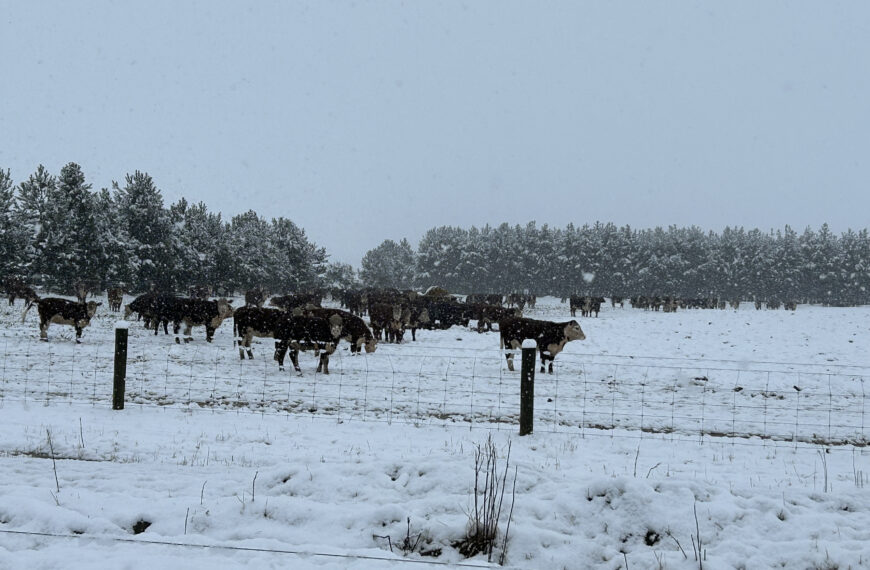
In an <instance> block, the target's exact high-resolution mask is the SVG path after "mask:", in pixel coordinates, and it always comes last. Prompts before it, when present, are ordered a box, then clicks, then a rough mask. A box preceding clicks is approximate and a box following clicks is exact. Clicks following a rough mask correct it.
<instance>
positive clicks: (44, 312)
mask: <svg viewBox="0 0 870 570" xmlns="http://www.w3.org/2000/svg"><path fill="white" fill-rule="evenodd" d="M33 305H36V306H37V308H38V310H39V340H42V341H45V342H48V326H49V325H50V324H51V323H55V324H59V325H70V326H71V327H74V328H75V330H76V344H80V343H81V338H82V329H84V328H85V327H86V326H88V325H89V324H91V319H92V318H93V317H94V314H96V312H97V307H99V306H100V305H102V303H97V302H95V301H89V302H87V303H76V302H75V301H69V300H67V299H61V298H59V297H46V298H45V299H36V300H35V301H32V302H30V303H28V304H27V306H25V307H24V312H23V313H22V314H21V322H22V323H23V322H24V319H25V317H27V311H29V310H30V307H32V306H33Z"/></svg>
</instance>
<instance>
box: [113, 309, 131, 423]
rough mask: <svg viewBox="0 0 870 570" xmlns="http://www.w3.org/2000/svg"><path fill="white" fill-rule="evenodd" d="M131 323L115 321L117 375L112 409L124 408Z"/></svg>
mask: <svg viewBox="0 0 870 570" xmlns="http://www.w3.org/2000/svg"><path fill="white" fill-rule="evenodd" d="M129 327H130V323H128V322H127V321H118V322H117V323H115V377H114V384H113V386H112V409H113V410H123V409H124V389H125V387H126V383H127V382H126V380H127V332H128V328H129Z"/></svg>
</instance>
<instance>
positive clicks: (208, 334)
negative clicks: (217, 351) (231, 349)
mask: <svg viewBox="0 0 870 570" xmlns="http://www.w3.org/2000/svg"><path fill="white" fill-rule="evenodd" d="M205 340H206V342H211V341H212V340H214V329H213V328H211V327H210V326H206V327H205Z"/></svg>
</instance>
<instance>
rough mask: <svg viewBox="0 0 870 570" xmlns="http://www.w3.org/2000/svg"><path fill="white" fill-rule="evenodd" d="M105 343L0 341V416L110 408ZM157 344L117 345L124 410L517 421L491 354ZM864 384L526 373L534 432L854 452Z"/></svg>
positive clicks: (781, 367) (821, 370) (728, 369)
mask: <svg viewBox="0 0 870 570" xmlns="http://www.w3.org/2000/svg"><path fill="white" fill-rule="evenodd" d="M95 332H96V331H95ZM107 332H109V333H110V331H104V332H102V333H97V334H93V335H91V336H90V337H89V340H88V342H87V343H83V344H80V345H79V344H75V343H74V342H66V340H67V339H66V338H62V339H61V341H60V342H49V343H45V342H39V340H38V339H37V338H35V337H33V336H30V337H27V338H20V337H12V336H4V337H0V346H2V349H3V354H2V364H0V366H2V380H0V405H2V403H3V402H12V401H23V402H33V403H37V402H38V403H42V404H44V405H52V404H63V403H69V404H82V403H86V404H90V405H93V406H106V407H108V406H111V401H112V375H113V364H114V355H113V344H112V341H111V336H109V335H108V334H106V333H107ZM165 338H166V337H163V336H162V335H161V337H159V339H162V340H158V337H154V336H150V335H148V334H147V333H139V334H131V336H130V343H129V348H128V361H127V381H126V402H127V406H130V405H136V406H143V407H144V406H171V407H183V408H191V409H203V410H209V409H210V410H238V411H251V412H257V413H264V414H307V415H312V416H317V417H325V418H329V417H334V418H335V419H337V420H338V421H379V422H387V423H392V422H401V423H414V424H418V425H432V424H452V425H456V424H459V425H462V424H464V425H467V426H469V427H472V428H473V427H476V426H478V427H487V428H492V427H495V428H496V429H515V427H517V426H518V423H519V408H520V396H519V388H520V378H519V372H518V371H516V372H512V371H509V370H508V368H507V365H506V360H505V358H504V354H503V353H502V352H501V351H500V350H488V349H487V350H481V349H466V348H461V347H460V348H457V347H454V346H440V345H434V346H425V345H423V344H403V345H381V346H380V347H379V348H378V350H377V351H376V352H375V353H372V354H365V353H363V354H360V355H356V356H351V355H350V353H349V352H348V351H347V350H346V349H344V350H339V351H337V352H335V353H334V354H333V355H332V356H331V358H330V364H329V367H330V372H331V373H330V374H328V375H327V374H321V373H316V372H315V367H316V363H317V359H316V358H314V357H313V356H312V355H311V354H310V353H305V352H303V353H301V354H300V365H301V366H302V369H303V373H302V374H301V375H297V374H296V373H294V372H293V371H292V368H291V367H289V366H288V370H290V372H281V371H279V370H278V367H277V365H276V363H275V362H274V361H273V360H272V345H271V343H270V342H261V343H259V344H256V345H255V349H254V350H255V358H254V359H252V360H249V359H247V358H246V359H240V358H239V353H238V351H237V350H236V349H235V348H233V347H231V346H228V344H227V343H226V342H222V343H215V344H204V343H202V342H198V343H193V344H190V345H184V344H181V345H176V344H167V343H166V341H165ZM69 340H72V338H71V337H70V339H69ZM343 346H346V345H343ZM518 356H519V355H517V366H516V368H517V370H518V369H519V358H518ZM868 374H870V370H864V369H861V368H860V367H835V366H820V365H809V364H807V365H799V366H798V365H795V364H792V363H771V362H767V363H765V362H755V363H753V362H741V363H737V362H729V361H717V360H708V361H701V360H685V359H683V360H679V359H664V358H661V359H660V358H654V357H637V356H627V355H593V354H566V353H563V354H560V355H559V356H558V357H557V359H556V362H555V366H554V373H553V374H543V373H541V372H540V371H538V372H536V377H535V401H534V408H535V424H534V429H535V430H536V431H551V432H575V433H578V434H580V435H586V434H589V435H593V434H594V435H601V434H602V433H608V432H609V433H616V432H619V433H624V432H626V431H628V432H635V433H638V434H639V436H640V437H643V434H648V433H656V434H671V436H672V437H680V438H685V437H692V438H698V439H699V440H700V441H703V440H704V439H705V438H709V437H729V438H746V439H747V441H756V442H758V441H764V440H773V441H777V442H793V443H794V444H795V445H797V444H798V443H804V444H805V443H811V444H825V445H855V446H865V445H866V444H867V441H868V438H867V436H868V434H867V419H868V418H867V416H866V411H867V397H866V390H865V378H866V377H867V375H868Z"/></svg>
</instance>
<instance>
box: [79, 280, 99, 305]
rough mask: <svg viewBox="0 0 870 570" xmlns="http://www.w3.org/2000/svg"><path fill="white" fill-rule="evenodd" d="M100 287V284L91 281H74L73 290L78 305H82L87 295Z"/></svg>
mask: <svg viewBox="0 0 870 570" xmlns="http://www.w3.org/2000/svg"><path fill="white" fill-rule="evenodd" d="M99 287H100V284H99V283H98V282H96V281H91V280H82V281H76V283H75V285H74V286H73V288H74V289H75V295H76V299H78V300H79V303H84V302H85V301H87V299H88V293H90V292H91V291H96V290H98V289H99Z"/></svg>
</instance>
